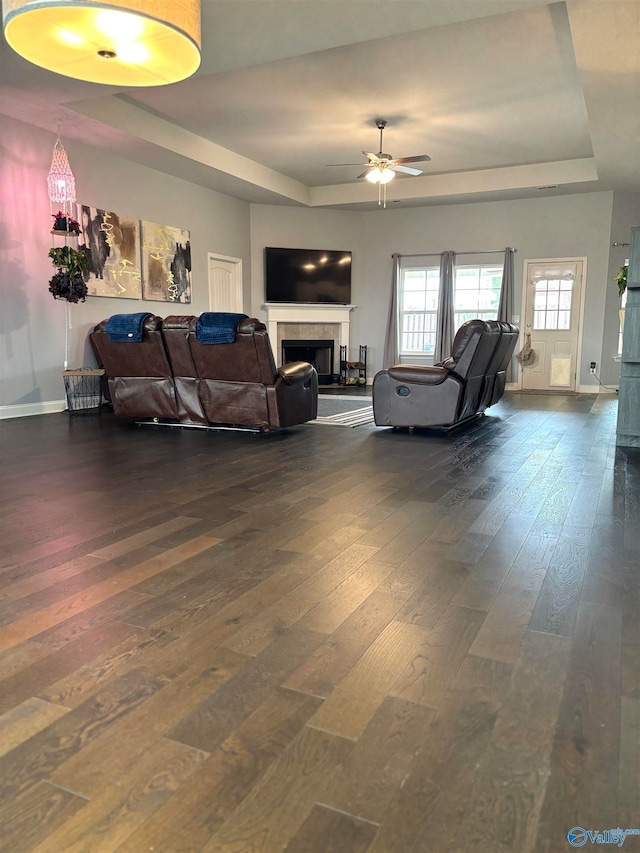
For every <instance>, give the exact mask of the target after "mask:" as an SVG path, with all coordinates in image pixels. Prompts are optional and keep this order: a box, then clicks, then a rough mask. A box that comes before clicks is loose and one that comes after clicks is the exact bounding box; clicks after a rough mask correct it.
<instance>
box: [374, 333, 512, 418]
mask: <svg viewBox="0 0 640 853" xmlns="http://www.w3.org/2000/svg"><path fill="white" fill-rule="evenodd" d="M518 335H519V329H518V327H517V326H515V325H513V324H512V323H500V322H497V321H495V320H468V321H467V322H466V323H463V324H462V326H461V327H460V328H459V329H458V331H457V333H456V336H455V338H454V341H453V346H452V354H451V357H450V358H448V359H446V360H445V361H443V362H442V363H441V364H436V365H434V366H433V367H423V366H420V365H410V364H399V365H395V366H394V367H390V368H388V369H387V370H381V371H380V372H379V373H378V374H376V376H375V378H374V380H373V414H374V418H375V422H376V424H377V425H378V426H394V427H432V426H445V427H452V426H456V425H457V424H459V423H462V422H463V421H465V420H468V419H469V418H472V417H475V415H478V414H481V413H482V412H483V411H484V410H485V409H487V408H488V407H489V406H492V405H494V403H497V402H498V400H499V399H500V398H501V397H502V394H503V393H504V388H505V383H506V371H507V368H508V365H509V362H510V360H511V356H512V354H513V351H514V349H515V346H516V342H517V340H518Z"/></svg>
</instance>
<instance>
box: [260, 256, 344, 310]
mask: <svg viewBox="0 0 640 853" xmlns="http://www.w3.org/2000/svg"><path fill="white" fill-rule="evenodd" d="M264 251H265V297H266V301H267V302H302V303H306V304H316V303H317V304H323V303H324V304H327V303H329V304H338V305H349V304H350V303H351V252H336V251H324V250H322V249H276V248H270V247H268V246H267V248H266V249H265V250H264Z"/></svg>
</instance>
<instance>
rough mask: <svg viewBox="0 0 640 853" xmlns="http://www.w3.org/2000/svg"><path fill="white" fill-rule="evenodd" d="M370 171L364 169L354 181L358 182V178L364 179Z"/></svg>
mask: <svg viewBox="0 0 640 853" xmlns="http://www.w3.org/2000/svg"><path fill="white" fill-rule="evenodd" d="M370 171H371V170H370V169H366V170H365V171H364V172H363V173H362V174H361V175H357V176H356V181H359V180H360V178H366V177H367V175H368V174H369V172H370Z"/></svg>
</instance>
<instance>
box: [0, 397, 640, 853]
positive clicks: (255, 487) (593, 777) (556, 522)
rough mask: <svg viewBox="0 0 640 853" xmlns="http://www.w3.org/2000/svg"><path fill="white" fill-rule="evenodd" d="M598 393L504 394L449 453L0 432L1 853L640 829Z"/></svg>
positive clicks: (635, 596)
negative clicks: (0, 533)
mask: <svg viewBox="0 0 640 853" xmlns="http://www.w3.org/2000/svg"><path fill="white" fill-rule="evenodd" d="M616 405H617V404H616V401H615V400H614V399H611V398H610V397H602V398H598V397H596V396H576V397H563V396H537V395H522V394H508V395H506V397H505V398H504V399H503V401H502V402H501V403H500V404H499V405H498V406H496V407H494V408H493V409H492V410H490V413H489V414H488V415H487V416H486V417H484V418H482V419H479V420H477V421H475V422H473V423H471V424H468V425H466V426H465V427H463V428H462V429H460V430H458V431H457V432H453V433H451V434H449V435H447V434H444V433H441V432H437V431H416V432H414V433H409V432H406V431H404V432H403V431H398V432H394V431H392V430H389V429H378V428H376V427H374V426H373V425H370V426H364V427H359V428H357V429H343V428H337V427H327V426H311V425H305V426H300V427H297V428H295V429H291V430H289V431H286V432H282V433H275V434H272V435H269V436H252V435H248V434H241V433H233V432H219V433H207V432H204V431H188V430H169V429H162V428H137V427H135V426H133V425H129V424H126V423H121V422H117V421H116V420H115V419H114V417H113V415H112V414H110V413H109V412H106V411H105V412H103V413H102V414H101V415H87V416H79V415H76V416H72V417H69V416H68V415H67V414H59V415H48V416H42V417H33V418H26V419H22V420H15V421H4V422H2V423H1V424H0V430H1V433H2V469H3V476H2V525H3V545H2V560H1V565H2V568H0V581H1V583H0V679H1V680H0V714H1V715H2V716H0V754H1V755H2V757H1V758H0V850H1V851H6V853H36V851H37V853H116V851H117V853H146V852H147V851H155V853H201V851H202V853H212V851H220V853H221V852H222V851H225V853H230V851H233V853H258V851H261V853H276V851H286V853H365V851H368V853H409V851H412V853H449V851H451V853H453V851H456V853H468V851H482V853H503V852H504V853H507V851H509V852H511V851H513V853H528V851H531V853H555V851H566V850H570V849H573V848H572V847H571V846H570V845H569V843H568V840H567V832H568V831H569V830H570V829H571V828H572V827H576V826H578V827H583V828H584V829H586V830H592V831H597V830H599V831H604V830H609V829H612V828H617V827H620V828H622V829H633V828H638V827H640V524H639V523H638V518H639V516H640V451H638V450H625V449H621V448H618V449H617V448H616V446H615V419H616ZM587 847H589V848H591V847H592V845H591V842H590V841H589V842H587ZM623 849H624V850H629V851H634V850H636V851H640V835H637V836H630V837H628V838H627V839H626V841H625V844H624V848H623Z"/></svg>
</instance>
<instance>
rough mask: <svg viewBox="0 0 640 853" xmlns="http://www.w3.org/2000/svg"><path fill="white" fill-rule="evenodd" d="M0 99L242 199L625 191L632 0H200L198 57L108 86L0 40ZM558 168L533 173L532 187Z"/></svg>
mask: <svg viewBox="0 0 640 853" xmlns="http://www.w3.org/2000/svg"><path fill="white" fill-rule="evenodd" d="M0 63H1V65H0V70H1V72H2V85H1V86H0V112H2V113H5V114H7V115H10V116H13V117H15V118H18V119H20V120H22V121H26V122H29V123H31V124H34V125H37V126H39V127H42V128H46V129H49V130H51V131H55V130H56V127H57V123H58V121H61V125H62V134H63V137H64V138H67V139H69V138H74V139H78V140H82V141H83V142H86V143H88V144H91V145H96V146H98V147H108V148H109V149H110V150H112V151H115V152H116V153H118V154H120V155H121V156H124V157H127V158H129V159H131V160H133V161H135V162H139V163H143V164H145V165H149V166H152V167H154V168H156V169H159V170H161V171H163V172H167V173H169V174H173V175H177V176H179V177H182V178H184V179H186V180H190V181H194V182H196V183H199V184H202V185H204V186H207V187H210V188H212V189H216V190H219V191H221V192H225V193H228V194H231V195H234V196H237V197H238V198H242V199H245V200H248V201H254V202H267V203H277V204H294V205H295V204H299V205H307V206H314V207H332V208H336V207H350V208H353V209H361V210H366V209H373V208H375V207H376V206H377V190H376V188H375V187H373V186H371V185H370V184H368V183H367V182H366V181H356V180H355V179H356V176H357V175H358V174H360V173H361V172H362V171H363V170H362V168H361V167H359V166H358V165H353V166H339V167H329V166H327V165H326V164H328V163H352V164H358V163H362V162H363V160H364V158H363V156H362V153H361V152H362V150H366V151H374V152H377V151H378V147H379V146H378V143H379V134H378V130H377V128H376V127H375V119H376V118H377V117H382V118H385V119H387V120H388V122H389V124H388V127H387V129H386V131H385V137H384V149H385V151H386V152H389V153H391V154H392V156H395V157H406V156H410V155H414V154H424V153H426V154H429V155H430V156H431V158H432V162H430V163H426V164H424V175H422V176H420V177H401V178H398V179H396V180H394V181H393V182H392V183H391V184H390V185H388V195H389V200H390V203H395V204H400V205H404V206H408V205H425V204H436V203H440V204H441V203H451V202H468V201H473V200H483V201H484V200H488V199H497V198H517V197H531V196H537V195H541V194H547V195H549V194H562V193H575V192H585V191H593V190H600V189H621V190H634V191H640V144H639V140H640V0H567V2H566V3H553V4H549V3H546V2H543V0H203V60H202V66H201V68H200V70H199V71H198V73H197V74H196V75H195V76H194V77H192V78H191V79H189V80H186V81H183V82H182V83H177V84H174V85H172V86H166V87H158V88H150V89H128V90H125V91H119V90H116V89H114V88H112V87H105V86H100V85H96V84H90V83H82V82H79V81H75V80H71V79H69V78H66V77H61V76H59V75H56V74H51V73H49V72H47V71H44V70H43V69H40V68H37V67H36V66H33V65H31V64H30V63H28V62H26V61H24V60H23V59H21V58H20V57H18V56H17V55H16V54H14V53H13V51H12V50H11V49H10V48H9V47H8V46H7V45H6V42H4V40H3V41H2V44H1V45H0ZM550 184H553V185H557V188H553V189H547V190H539V189H537V188H538V187H541V186H547V185H550Z"/></svg>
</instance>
